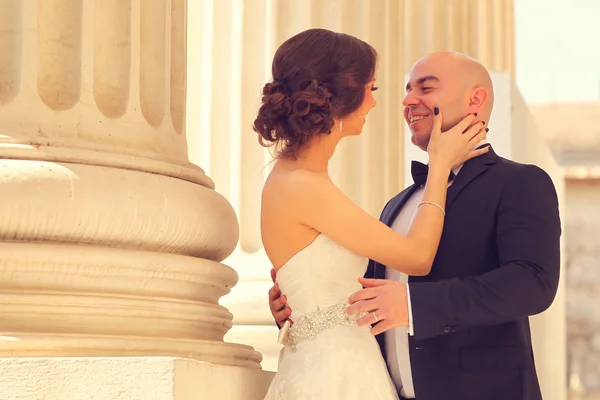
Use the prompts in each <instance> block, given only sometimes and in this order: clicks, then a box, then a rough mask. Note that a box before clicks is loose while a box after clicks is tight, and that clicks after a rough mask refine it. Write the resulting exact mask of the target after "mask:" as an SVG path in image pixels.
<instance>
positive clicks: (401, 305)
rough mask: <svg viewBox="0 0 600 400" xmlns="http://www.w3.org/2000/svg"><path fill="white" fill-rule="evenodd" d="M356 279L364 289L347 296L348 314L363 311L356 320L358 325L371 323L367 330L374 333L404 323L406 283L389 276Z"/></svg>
mask: <svg viewBox="0 0 600 400" xmlns="http://www.w3.org/2000/svg"><path fill="white" fill-rule="evenodd" d="M358 281H359V282H360V283H361V285H363V287H364V289H361V290H359V291H357V292H356V293H354V294H352V295H351V296H350V297H349V298H348V302H349V303H350V307H348V309H347V313H348V314H349V315H354V314H358V313H361V312H367V313H368V314H367V315H365V316H363V317H361V318H359V319H358V320H357V321H356V323H357V324H358V325H359V326H365V325H373V324H374V325H373V327H372V328H371V333H372V334H373V335H378V334H380V333H382V332H385V331H387V330H388V329H391V328H397V327H401V326H403V327H407V326H408V301H407V297H406V284H404V283H400V282H398V281H394V280H389V279H366V278H359V279H358Z"/></svg>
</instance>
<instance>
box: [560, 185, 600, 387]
mask: <svg viewBox="0 0 600 400" xmlns="http://www.w3.org/2000/svg"><path fill="white" fill-rule="evenodd" d="M599 205H600V180H598V179H589V180H568V181H567V190H566V213H567V214H566V216H565V230H566V232H565V235H566V241H567V251H566V261H567V275H566V284H567V324H568V325H567V335H568V370H569V387H570V391H571V392H572V393H573V394H577V393H582V394H584V393H585V394H591V393H597V394H598V395H600V213H599V212H598V211H599ZM586 398H587V397H586ZM593 398H595V397H593Z"/></svg>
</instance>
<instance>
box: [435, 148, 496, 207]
mask: <svg viewBox="0 0 600 400" xmlns="http://www.w3.org/2000/svg"><path fill="white" fill-rule="evenodd" d="M497 159H498V155H497V154H496V153H495V152H494V150H493V149H492V148H491V146H490V151H488V152H487V153H486V154H484V155H481V156H479V157H475V158H473V159H471V160H469V161H467V162H466V163H465V164H464V165H463V167H462V169H461V170H460V172H459V173H458V175H457V176H456V178H455V179H454V181H453V182H452V185H451V186H450V187H449V188H448V195H447V198H446V212H448V210H449V209H450V207H451V206H452V203H454V200H456V198H457V196H458V195H459V194H460V192H461V191H462V190H463V189H464V188H465V187H467V185H469V183H471V182H472V181H473V179H475V178H477V177H478V176H479V175H481V174H483V173H484V172H485V171H486V170H487V169H488V168H489V167H490V165H492V164H494V163H495V162H496V160H497Z"/></svg>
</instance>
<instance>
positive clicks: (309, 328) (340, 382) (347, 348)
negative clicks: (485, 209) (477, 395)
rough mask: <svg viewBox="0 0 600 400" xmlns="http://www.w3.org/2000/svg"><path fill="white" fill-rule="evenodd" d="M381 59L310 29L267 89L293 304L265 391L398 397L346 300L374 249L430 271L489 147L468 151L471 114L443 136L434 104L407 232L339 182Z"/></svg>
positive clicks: (283, 263)
mask: <svg viewBox="0 0 600 400" xmlns="http://www.w3.org/2000/svg"><path fill="white" fill-rule="evenodd" d="M376 64H377V53H376V51H375V50H374V49H373V47H371V46H370V45H369V44H367V43H365V42H363V41H361V40H359V39H357V38H355V37H352V36H349V35H346V34H342V33H335V32H331V31H328V30H324V29H310V30H307V31H304V32H301V33H299V34H297V35H296V36H293V37H292V38H290V39H288V40H287V41H286V42H285V43H283V44H282V45H281V47H279V49H278V50H277V52H276V54H275V57H274V59H273V65H272V74H273V80H272V82H269V83H267V84H266V85H265V87H264V88H263V92H262V105H261V107H260V110H259V111H258V116H257V117H256V120H255V121H254V130H255V131H256V132H257V133H258V134H259V141H260V143H261V144H262V145H265V146H268V145H275V146H276V147H277V150H278V157H277V160H276V162H275V164H274V166H273V169H272V171H271V173H270V174H269V177H268V179H267V181H266V183H265V186H264V189H263V193H262V209H261V233H262V241H263V245H264V248H265V251H266V253H267V255H268V257H269V259H270V260H271V262H272V264H273V266H274V268H275V269H276V271H277V283H278V284H279V287H280V288H281V291H282V293H284V294H285V296H286V297H287V304H288V305H289V306H290V308H291V309H292V310H294V312H293V315H292V318H291V319H293V321H294V323H293V325H291V327H290V326H289V325H286V326H284V328H283V329H282V332H281V333H282V334H283V336H284V341H283V342H284V344H285V346H284V348H283V349H282V353H281V355H280V360H279V367H278V373H277V374H276V375H275V378H274V379H273V382H272V383H271V386H270V388H269V391H268V393H267V396H266V399H292V400H301V399H302V400H307V399H346V400H348V399H365V398H368V399H384V400H387V399H390V400H391V399H398V395H397V393H396V390H395V388H394V385H393V383H392V381H391V379H390V377H389V374H388V371H387V368H386V364H385V361H384V359H383V357H382V355H381V353H380V351H379V348H378V345H377V342H376V340H375V338H374V336H373V335H371V333H370V331H369V327H359V326H358V325H357V324H356V323H355V321H356V319H357V318H358V317H360V316H361V315H359V316H353V317H350V316H349V315H347V314H346V312H345V309H346V307H347V306H348V304H347V299H348V297H349V296H350V294H352V293H354V292H355V291H356V290H358V289H360V284H359V283H358V280H357V278H359V277H362V276H363V275H364V273H365V270H366V267H367V260H368V259H369V258H370V259H373V260H375V261H377V262H380V263H381V264H384V265H386V266H387V267H389V268H394V269H397V270H399V271H402V272H404V273H406V274H408V275H426V274H428V273H429V270H430V268H431V264H432V262H433V258H434V256H435V253H436V251H437V246H438V244H439V240H440V237H441V233H442V226H443V222H444V215H445V212H444V206H445V201H446V187H447V182H448V176H449V175H450V171H451V168H452V167H453V166H456V165H459V164H462V163H463V162H465V161H466V160H468V159H470V158H473V157H476V156H479V155H481V154H483V153H484V152H486V151H487V150H488V149H487V148H484V149H480V150H475V151H471V149H473V148H474V146H475V145H476V144H477V143H478V142H479V141H480V140H481V139H483V138H485V130H484V129H483V128H482V125H481V124H475V125H473V126H470V125H471V123H472V122H473V119H474V116H468V117H466V118H465V119H464V120H463V121H461V122H460V123H458V124H457V125H456V126H455V127H453V128H452V129H450V130H448V131H446V132H443V134H442V132H441V126H442V115H441V112H440V110H438V109H437V107H436V108H435V109H434V114H435V116H434V128H433V131H432V134H431V141H430V144H429V147H428V153H429V175H428V179H427V183H426V187H425V194H424V197H423V201H422V202H421V204H420V207H419V208H418V210H419V211H418V212H417V215H416V217H415V220H414V223H413V224H412V227H411V229H410V232H409V233H408V235H406V236H402V235H400V234H398V233H395V232H394V231H392V229H390V228H389V227H387V226H386V225H385V224H383V223H381V222H379V221H378V220H377V219H376V218H373V217H371V216H370V215H369V214H368V213H366V212H365V211H363V210H362V209H360V208H359V207H358V206H357V205H355V204H353V203H352V201H350V200H349V199H348V198H347V197H346V196H345V195H344V193H343V192H342V191H341V190H340V189H338V188H337V187H336V186H335V185H334V184H333V183H332V181H331V179H330V177H329V174H328V163H329V160H330V159H331V157H332V156H333V154H334V151H335V149H336V146H337V144H338V143H339V142H340V140H341V139H342V138H344V137H346V136H353V135H359V134H360V133H361V132H362V128H363V125H364V124H365V121H366V116H367V114H368V113H369V111H370V110H371V108H373V107H374V106H375V105H376V101H375V98H374V96H373V92H375V91H376V90H377V87H376V86H375V73H376ZM399 89H400V88H391V90H399ZM372 134H375V135H376V134H382V133H381V132H373V133H372ZM288 327H289V329H288Z"/></svg>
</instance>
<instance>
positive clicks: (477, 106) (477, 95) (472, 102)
mask: <svg viewBox="0 0 600 400" xmlns="http://www.w3.org/2000/svg"><path fill="white" fill-rule="evenodd" d="M487 98H488V92H487V90H485V88H482V87H478V88H475V89H474V90H473V92H472V93H471V98H470V99H469V112H470V113H476V112H478V111H480V110H481V109H482V108H483V105H484V104H485V102H486V100H487Z"/></svg>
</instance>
